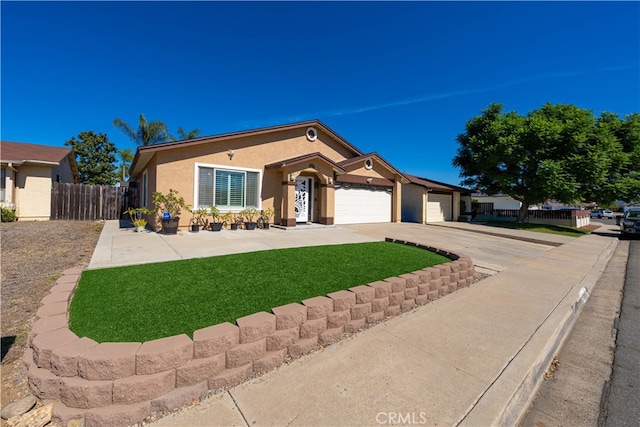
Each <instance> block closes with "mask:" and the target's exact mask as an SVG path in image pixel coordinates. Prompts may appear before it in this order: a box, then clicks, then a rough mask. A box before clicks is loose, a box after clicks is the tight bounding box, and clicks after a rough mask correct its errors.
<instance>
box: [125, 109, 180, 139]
mask: <svg viewBox="0 0 640 427" xmlns="http://www.w3.org/2000/svg"><path fill="white" fill-rule="evenodd" d="M113 125H114V126H115V127H116V128H119V129H120V130H122V132H123V133H124V134H125V135H127V137H129V138H131V140H132V141H134V142H135V143H136V144H138V145H139V146H144V145H152V144H159V143H161V142H167V141H172V140H173V138H172V137H171V135H169V130H168V128H167V125H166V124H165V123H164V122H161V121H159V120H152V121H150V122H148V121H147V119H146V118H145V117H144V114H142V113H140V118H139V119H138V127H137V128H134V127H132V126H131V125H130V124H129V123H127V122H126V121H124V120H122V119H113Z"/></svg>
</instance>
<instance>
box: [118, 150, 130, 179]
mask: <svg viewBox="0 0 640 427" xmlns="http://www.w3.org/2000/svg"><path fill="white" fill-rule="evenodd" d="M118 155H119V156H120V160H121V161H122V163H121V164H120V173H121V174H122V180H123V181H126V180H127V176H128V175H129V167H130V166H131V162H132V161H133V151H131V149H130V148H125V149H124V150H118Z"/></svg>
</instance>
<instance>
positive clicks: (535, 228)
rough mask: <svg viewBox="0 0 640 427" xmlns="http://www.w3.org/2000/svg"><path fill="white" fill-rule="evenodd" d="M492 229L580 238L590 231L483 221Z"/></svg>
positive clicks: (543, 225)
mask: <svg viewBox="0 0 640 427" xmlns="http://www.w3.org/2000/svg"><path fill="white" fill-rule="evenodd" d="M482 222H484V223H486V224H488V225H490V226H492V227H501V228H512V229H516V230H527V231H535V232H538V233H547V234H558V235H560V236H569V237H580V236H584V235H585V234H589V233H590V231H589V230H587V229H582V228H574V227H566V226H563V225H551V224H531V223H528V222H524V223H517V222H512V221H482Z"/></svg>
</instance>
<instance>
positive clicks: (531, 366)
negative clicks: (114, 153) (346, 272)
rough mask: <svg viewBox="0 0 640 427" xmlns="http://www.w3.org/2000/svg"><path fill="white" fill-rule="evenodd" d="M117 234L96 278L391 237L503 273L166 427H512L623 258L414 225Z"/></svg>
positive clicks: (595, 247)
mask: <svg viewBox="0 0 640 427" xmlns="http://www.w3.org/2000/svg"><path fill="white" fill-rule="evenodd" d="M113 225H114V224H111V223H110V222H108V223H107V225H106V226H105V231H104V232H103V235H101V237H100V242H99V244H98V247H97V248H96V252H95V253H94V257H93V258H92V260H91V264H90V268H101V267H108V266H114V265H125V264H134V263H141V262H152V261H165V260H170V259H181V258H187V257H193V256H213V255H216V254H222V253H234V252H242V251H249V250H261V249H270V248H274V247H292V246H306V245H313V244H337V243H347V242H354V243H355V242H359V241H372V240H380V236H383V237H395V238H400V239H402V238H405V239H409V237H411V240H412V241H416V242H419V243H425V244H428V245H432V246H436V247H443V248H447V249H451V250H457V251H460V252H463V253H465V254H467V255H469V256H471V257H472V258H473V259H474V263H475V264H476V266H477V267H479V268H485V269H486V270H487V271H490V272H492V273H494V275H493V276H492V277H489V278H487V279H485V280H483V281H481V282H479V283H477V284H475V285H473V286H472V287H471V288H466V289H462V290H460V291H458V292H456V293H454V294H451V295H447V296H446V297H444V298H441V299H439V300H436V301H434V302H431V303H429V304H427V305H426V306H422V307H419V308H417V309H415V310H413V311H411V312H408V313H405V314H403V315H400V316H398V317H396V318H393V319H391V320H388V321H386V322H383V323H381V324H378V325H376V326H374V327H372V328H370V329H368V330H365V331H363V332H360V333H358V334H355V335H353V336H351V337H349V338H346V339H344V340H343V341H340V342H338V343H336V344H333V345H331V346H328V347H325V348H323V349H320V350H318V351H316V352H313V353H311V354H309V355H306V356H303V357H302V358H300V359H297V360H294V361H293V362H292V363H290V364H288V365H283V366H281V367H280V368H277V369H275V370H273V371H271V372H268V373H266V374H264V375H262V376H260V377H257V378H255V379H253V380H250V381H248V382H245V383H243V384H240V385H239V386H236V387H234V388H232V389H230V390H228V391H226V392H221V393H219V394H216V395H214V396H212V397H210V398H207V399H205V400H204V401H202V402H200V403H198V404H197V405H194V406H191V407H187V408H183V409H181V410H179V411H178V412H176V413H174V414H171V415H168V416H166V417H164V418H162V419H160V420H158V421H156V422H155V423H152V425H158V426H169V425H172V426H228V425H242V426H254V425H255V426H259V425H264V426H276V425H300V426H302V425H304V426H328V425H332V426H333V425H350V426H351V425H391V424H403V425H407V424H430V425H469V426H489V425H515V424H516V423H517V421H518V420H519V418H520V416H521V414H522V413H523V412H524V411H525V410H526V407H527V405H528V403H529V401H530V399H532V398H533V397H534V395H535V391H536V389H537V387H538V385H539V383H540V381H541V380H542V376H543V374H544V371H545V370H546V369H547V367H548V365H549V362H550V360H551V358H552V357H553V355H554V354H555V353H556V351H557V349H558V347H559V346H560V344H561V342H562V340H563V339H564V337H565V336H566V334H567V333H568V331H569V330H570V328H571V326H572V324H573V322H574V320H575V318H576V316H577V314H578V313H579V311H580V309H581V308H582V305H583V304H584V302H585V300H586V298H587V297H588V294H589V292H590V290H591V289H592V287H593V286H594V284H595V283H596V281H597V279H598V277H599V276H600V274H601V273H602V271H603V270H604V268H605V266H606V264H607V261H608V259H609V257H610V256H611V254H612V252H613V250H614V249H615V247H616V245H617V239H615V238H613V237H606V236H599V235H587V236H583V237H580V238H577V239H575V238H559V239H560V240H559V241H556V240H555V239H556V238H555V237H554V238H553V240H544V239H551V238H548V237H546V236H544V237H542V239H543V240H541V241H540V240H539V239H540V238H541V237H540V235H539V234H537V233H536V234H535V240H536V241H535V242H533V241H523V240H514V239H511V238H505V237H499V236H492V235H482V234H477V233H470V232H468V231H464V230H459V229H452V228H445V227H430V226H423V225H418V224H382V225H380V224H376V225H372V224H366V225H356V226H340V227H332V228H326V229H309V230H297V231H291V230H286V231H285V230H269V231H266V230H258V231H254V232H244V231H242V232H237V233H235V232H222V233H212V232H206V233H203V232H201V233H197V234H195V233H181V234H180V235H177V236H161V235H158V234H155V233H147V234H146V235H138V234H136V233H133V232H132V231H131V230H130V229H129V230H122V229H118V228H117V226H116V227H113ZM514 231H515V230H514ZM506 232H507V234H508V232H510V230H509V231H506ZM234 233H235V234H234ZM247 233H252V234H247ZM261 233H262V234H261ZM519 233H529V232H522V231H519ZM531 234H534V233H531ZM532 237H534V236H532ZM557 244H561V246H557ZM381 261H383V260H381ZM498 272H499V273H500V274H495V273H498ZM381 348H382V349H388V350H385V351H379V350H377V351H375V352H372V351H371V350H372V349H381Z"/></svg>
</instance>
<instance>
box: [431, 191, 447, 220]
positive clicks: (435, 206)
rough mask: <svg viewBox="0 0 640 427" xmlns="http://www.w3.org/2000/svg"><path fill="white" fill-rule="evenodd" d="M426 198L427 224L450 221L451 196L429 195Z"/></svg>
mask: <svg viewBox="0 0 640 427" xmlns="http://www.w3.org/2000/svg"><path fill="white" fill-rule="evenodd" d="M427 197H428V199H427V223H430V222H442V221H451V220H452V216H453V212H452V211H451V210H452V205H451V200H452V196H449V195H446V194H431V193H429V194H428V195H427Z"/></svg>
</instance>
